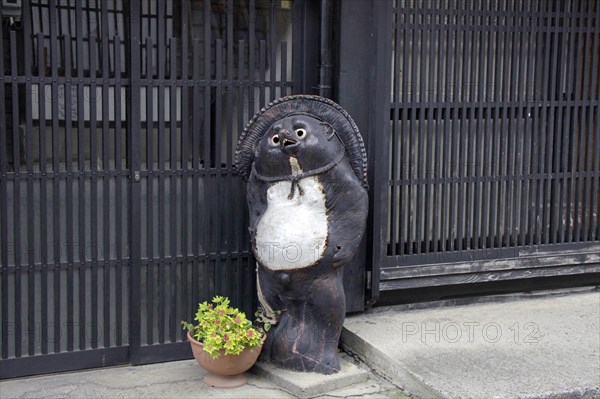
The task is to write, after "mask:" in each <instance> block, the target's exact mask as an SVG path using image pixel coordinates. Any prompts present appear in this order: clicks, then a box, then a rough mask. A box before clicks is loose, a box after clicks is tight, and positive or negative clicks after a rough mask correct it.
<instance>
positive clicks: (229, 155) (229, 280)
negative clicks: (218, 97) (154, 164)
mask: <svg viewBox="0 0 600 399" xmlns="http://www.w3.org/2000/svg"><path fill="white" fill-rule="evenodd" d="M233 11H234V10H233V0H228V1H227V8H226V12H227V36H226V38H227V40H226V51H227V54H226V62H227V66H226V76H227V82H226V84H227V86H226V88H225V121H226V122H225V130H226V134H227V142H226V144H225V151H226V159H225V162H226V167H227V175H226V178H225V179H226V182H225V201H224V203H226V204H230V205H229V206H230V208H228V210H229V209H230V210H231V211H233V210H234V209H235V206H232V205H233V203H234V202H235V200H236V198H237V197H234V196H233V195H232V193H233V191H234V186H237V183H238V182H237V181H236V180H234V178H235V176H233V175H232V173H231V171H232V167H233V149H234V148H235V145H236V143H235V142H234V139H233V129H234V128H233V125H234V113H233V111H234V105H233V97H234V82H235V76H234V72H233V62H234V59H233V48H234V44H235V42H234V40H233ZM238 68H241V65H239V66H238ZM241 110H242V109H241V108H238V112H240V111H241ZM221 209H223V208H221ZM221 212H224V211H223V210H221ZM224 213H225V214H226V215H227V214H228V215H229V217H224V221H225V223H224V224H225V231H224V233H223V235H224V237H225V240H226V242H227V244H228V245H227V246H226V250H227V253H228V256H227V258H226V259H225V271H224V274H223V278H224V280H225V284H226V286H227V292H229V293H231V294H232V295H231V297H232V300H235V303H237V304H240V303H241V301H240V300H239V299H238V298H236V297H235V296H234V295H233V294H234V293H236V288H235V280H234V278H233V277H232V258H231V257H232V252H234V251H235V249H234V244H233V243H234V233H233V225H232V224H233V223H235V222H234V221H235V216H236V215H235V213H234V212H224ZM230 218H231V219H230ZM232 219H233V220H232ZM227 221H229V222H227ZM232 222H233V223H232ZM234 256H235V255H234Z"/></svg>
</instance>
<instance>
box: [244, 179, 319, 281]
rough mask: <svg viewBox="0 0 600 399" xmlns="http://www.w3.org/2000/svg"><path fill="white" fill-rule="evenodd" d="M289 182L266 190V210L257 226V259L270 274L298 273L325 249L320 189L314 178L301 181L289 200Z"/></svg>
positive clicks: (280, 183) (315, 260)
mask: <svg viewBox="0 0 600 399" xmlns="http://www.w3.org/2000/svg"><path fill="white" fill-rule="evenodd" d="M291 184H292V183H291V182H289V181H281V182H278V183H275V184H273V185H272V186H271V187H269V189H268V190H267V210H266V211H265V213H264V215H263V217H262V218H261V219H260V221H259V222H258V225H257V226H256V251H255V252H256V256H257V258H258V261H259V262H260V263H261V264H262V265H263V266H265V267H267V268H269V269H271V270H290V269H299V268H303V267H307V266H311V265H313V264H315V263H316V262H317V261H318V260H319V259H320V258H321V256H323V252H325V247H326V245H327V212H326V211H327V210H326V207H325V194H324V191H323V187H322V186H321V183H320V182H319V179H318V178H317V177H316V176H312V177H306V178H304V179H301V180H300V182H299V184H300V186H301V187H302V189H303V190H304V195H300V193H299V190H298V188H296V190H295V195H294V196H293V198H292V199H288V195H289V194H290V189H291Z"/></svg>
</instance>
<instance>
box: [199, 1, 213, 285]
mask: <svg viewBox="0 0 600 399" xmlns="http://www.w3.org/2000/svg"><path fill="white" fill-rule="evenodd" d="M211 49H212V33H211V2H210V1H209V0H205V1H204V81H205V87H204V125H203V127H204V129H203V132H202V133H203V135H204V158H203V161H204V165H203V166H204V176H203V183H204V188H203V189H204V201H203V204H202V205H203V209H204V219H203V220H202V223H203V227H204V234H203V235H202V237H203V240H204V243H205V247H204V264H203V271H204V273H203V277H202V278H203V284H202V288H203V291H202V292H203V294H204V295H205V296H210V294H209V293H210V280H211V276H210V270H209V269H210V262H209V256H208V254H209V253H210V252H211V251H212V248H213V241H212V235H211V229H210V227H211V223H210V220H211V209H212V207H211V202H212V201H211V197H212V192H211V191H212V184H211V183H212V179H211V175H210V172H211V170H210V167H211V163H212V159H211V141H212V140H211V139H212V137H211V136H212V135H213V129H212V122H211V107H212V98H211V96H212V86H211V83H210V81H211V79H212V70H211V61H212V56H211ZM213 277H214V276H213Z"/></svg>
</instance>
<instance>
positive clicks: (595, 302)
mask: <svg viewBox="0 0 600 399" xmlns="http://www.w3.org/2000/svg"><path fill="white" fill-rule="evenodd" d="M496 301H497V302H495V303H494V302H492V303H476V304H470V305H464V306H456V304H454V306H442V307H440V306H439V305H438V304H434V306H431V307H429V308H424V309H419V308H418V307H419V306H412V307H411V306H397V307H390V308H376V309H374V310H372V311H369V312H366V313H364V314H361V315H358V316H354V317H350V318H348V319H347V320H346V323H345V330H344V333H343V335H342V341H343V343H344V346H345V347H346V348H347V349H348V350H350V351H352V352H355V353H356V354H358V355H360V357H361V358H362V359H364V360H365V361H366V362H367V363H368V364H370V365H371V366H372V367H374V368H375V369H376V370H378V371H379V372H380V373H381V374H382V375H385V376H386V377H387V378H388V379H389V380H390V381H392V382H394V383H395V384H396V385H398V386H401V387H404V388H406V389H407V390H408V391H409V392H412V393H413V394H414V396H417V397H425V398H435V397H441V398H563V397H564V398H568V397H586V398H592V397H594V398H598V397H600V292H598V291H597V290H594V291H590V289H586V290H585V291H584V292H579V293H569V294H566V293H564V292H562V293H559V292H553V293H544V294H543V295H540V294H537V295H534V296H533V297H531V298H525V297H524V296H522V297H518V298H517V299H516V300H515V297H514V296H508V297H505V300H502V299H500V300H499V301H498V298H496ZM421 307H422V305H421Z"/></svg>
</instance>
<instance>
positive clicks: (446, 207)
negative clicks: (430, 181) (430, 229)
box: [440, 1, 458, 252]
mask: <svg viewBox="0 0 600 399" xmlns="http://www.w3.org/2000/svg"><path fill="white" fill-rule="evenodd" d="M451 5H452V3H451V2H450V1H447V2H446V8H445V11H446V12H447V13H448V14H449V12H450V10H451ZM445 19H446V20H447V22H448V24H450V23H452V22H453V20H452V17H446V18H445ZM444 32H445V36H446V54H445V72H444V82H445V89H444V149H443V152H442V159H441V160H440V163H441V165H442V171H441V174H440V176H441V177H442V178H443V179H444V184H443V186H442V202H441V205H442V207H443V208H442V220H441V226H440V230H441V233H440V236H441V237H440V238H441V240H442V246H441V247H442V248H441V251H443V252H447V251H449V250H450V231H451V230H450V228H449V224H450V223H451V222H450V206H451V205H450V204H451V201H450V192H451V184H450V183H449V179H448V177H449V176H450V172H451V170H450V169H451V167H450V163H451V162H452V160H451V149H452V130H451V128H452V119H451V116H452V108H451V100H452V97H451V92H450V90H451V87H450V82H451V80H450V79H452V77H453V76H455V74H454V71H455V64H454V54H455V50H454V49H455V48H456V46H457V38H458V35H457V32H456V31H452V30H449V29H448V30H445V31H444ZM447 226H448V227H447Z"/></svg>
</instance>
